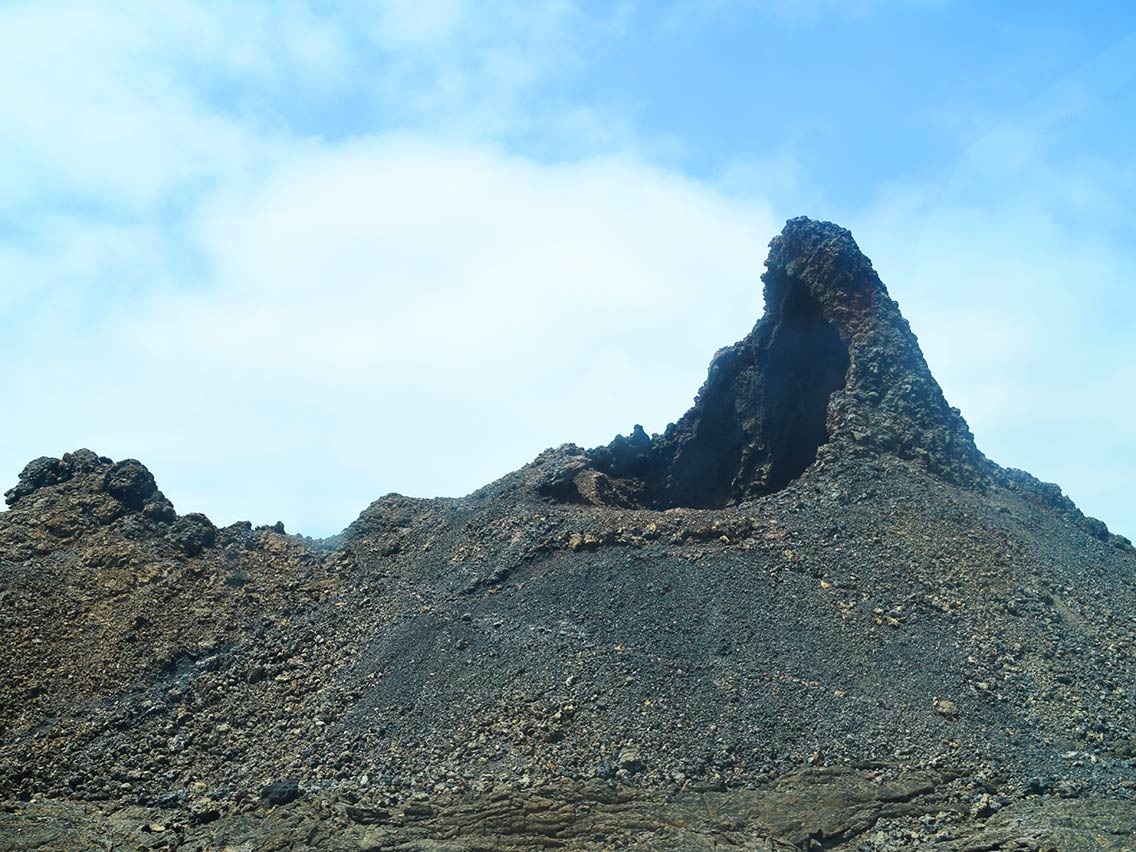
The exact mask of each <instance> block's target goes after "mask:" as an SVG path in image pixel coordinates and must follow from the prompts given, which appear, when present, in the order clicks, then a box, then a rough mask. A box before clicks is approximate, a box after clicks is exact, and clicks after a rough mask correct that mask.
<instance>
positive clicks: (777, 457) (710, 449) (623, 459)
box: [544, 218, 993, 508]
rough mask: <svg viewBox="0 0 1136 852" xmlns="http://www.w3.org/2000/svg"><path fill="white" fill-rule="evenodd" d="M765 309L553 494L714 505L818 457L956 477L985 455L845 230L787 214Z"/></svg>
mask: <svg viewBox="0 0 1136 852" xmlns="http://www.w3.org/2000/svg"><path fill="white" fill-rule="evenodd" d="M766 267H767V268H766V272H765V274H764V275H763V276H762V280H763V281H764V282H765V315H764V316H763V317H762V318H761V320H760V321H759V322H758V323H757V325H756V326H755V327H754V329H753V331H752V332H750V333H749V334H748V335H747V336H746V337H745V338H744V339H743V340H741V341H739V342H738V343H736V344H734V345H733V346H729V347H727V348H725V349H722V350H721V351H719V352H718V353H717V354H716V355H715V356H714V359H713V361H712V362H711V364H710V371H709V375H708V376H707V379H706V383H705V384H704V385H703V386H702V389H701V390H700V391H699V392H698V396H697V398H696V399H695V402H694V407H693V408H691V410H690V411H688V412H687V413H686V414H685V415H684V416H683V417H682V419H681V420H679V421H678V422H677V423H674V424H672V425H671V426H670V427H668V428H667V430H666V432H665V433H664V434H662V435H656V436H654V437H648V436H647V434H646V433H645V432H644V431H643V429H642V427H640V426H636V427H635V429H634V431H633V432H632V434H631V435H630V436H629V437H623V436H619V437H617V438H616V439H615V440H614V441H612V443H611V444H609V445H608V446H606V447H600V448H597V449H594V450H592V451H590V452H588V453H587V462H586V463H583V461H582V460H580V461H579V463H578V464H577V466H576V469H575V470H573V471H571V473H572V478H571V479H570V480H569V479H564V478H561V479H556V478H555V477H554V478H551V479H550V480H549V481H548V482H547V483H546V484H545V486H544V493H545V494H546V495H547V496H549V497H551V498H552V499H555V500H561V501H577V502H592V503H599V504H612V505H641V506H645V507H650V508H670V507H675V506H687V507H702V508H706V507H719V506H728V505H734V504H737V503H741V502H744V501H746V500H751V499H754V498H757V497H761V496H763V495H765V494H769V493H771V492H774V491H778V490H780V489H782V488H784V487H785V486H786V485H788V484H789V483H790V482H792V481H793V480H795V479H797V478H798V477H799V476H801V475H802V474H803V473H804V472H805V471H806V470H808V469H810V468H812V467H813V466H815V465H824V464H825V463H828V462H831V461H834V460H837V459H844V458H848V457H851V456H855V457H863V458H870V457H877V456H879V455H881V454H892V455H895V456H897V457H899V458H903V459H911V460H915V461H917V462H919V463H920V464H921V465H923V466H924V467H926V469H927V470H929V471H931V472H933V473H935V474H936V475H938V476H941V477H944V478H946V479H948V480H949V481H951V482H953V483H957V484H969V485H981V484H982V483H984V482H985V481H987V480H988V479H989V477H990V475H991V473H992V470H993V466H992V465H991V464H990V463H989V462H988V461H987V460H986V459H985V457H984V456H983V455H982V454H981V453H980V452H979V451H978V450H977V448H976V447H975V445H974V439H973V436H972V435H971V434H970V430H969V429H968V428H967V425H966V423H965V422H964V420H963V418H962V416H961V414H960V413H959V412H958V410H957V409H953V408H951V407H950V406H949V405H948V404H947V402H946V400H945V399H944V398H943V394H942V391H941V390H940V388H939V386H938V384H937V383H936V381H935V379H934V378H933V377H932V375H931V373H930V371H929V370H928V369H927V364H926V362H925V361H924V359H923V355H922V353H921V352H920V350H919V344H918V342H917V341H916V339H915V335H914V334H913V333H912V332H911V329H910V328H909V326H908V324H907V322H906V320H904V319H903V317H902V315H901V314H900V312H899V308H898V307H897V306H896V304H895V302H894V301H892V299H891V298H890V296H889V295H888V292H887V288H886V287H885V286H884V285H883V282H881V281H880V279H879V276H878V275H876V272H875V270H874V269H873V268H872V264H871V262H870V261H869V260H868V259H867V258H866V257H865V256H864V255H863V254H861V253H860V250H859V248H858V247H857V245H856V243H855V241H854V240H853V239H852V235H851V234H850V233H849V232H848V231H846V230H845V229H843V228H840V227H838V226H836V225H833V224H830V223H827V222H814V221H811V220H809V219H803V218H802V219H794V220H792V221H790V222H789V223H788V224H787V225H786V226H785V230H784V231H783V232H782V233H781V235H780V236H779V237H777V238H776V239H774V240H773V243H772V244H771V250H770V253H769V259H768V260H767V261H766Z"/></svg>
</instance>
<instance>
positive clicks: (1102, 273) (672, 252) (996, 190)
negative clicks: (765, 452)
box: [0, 0, 1136, 537]
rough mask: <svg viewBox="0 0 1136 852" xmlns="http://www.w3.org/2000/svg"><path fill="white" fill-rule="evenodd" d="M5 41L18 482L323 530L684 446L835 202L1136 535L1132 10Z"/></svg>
mask: <svg viewBox="0 0 1136 852" xmlns="http://www.w3.org/2000/svg"><path fill="white" fill-rule="evenodd" d="M0 55H2V56H4V66H5V71H4V84H3V85H2V86H0V128H2V132H0V198H3V199H4V204H3V205H0V359H2V362H3V365H4V368H3V370H2V371H0V399H3V400H4V403H5V405H4V409H5V411H4V415H3V417H2V419H0V480H2V481H3V482H4V483H5V484H4V487H9V486H10V485H11V484H14V483H15V481H16V479H17V476H18V474H19V471H20V469H21V468H22V467H23V466H24V464H25V463H26V462H28V461H29V460H31V459H33V458H35V457H37V456H41V455H52V456H59V455H62V454H63V453H64V452H67V451H69V450H73V449H77V448H79V447H90V448H91V449H94V450H96V451H97V452H99V453H101V454H103V455H107V456H111V457H113V458H115V459H118V458H127V457H132V458H138V459H141V460H142V461H143V462H144V463H145V464H146V465H147V466H148V467H149V468H150V469H151V470H152V471H153V472H154V474H155V476H156V477H157V479H158V483H159V486H160V487H161V488H162V489H163V490H164V491H165V493H166V494H167V495H168V496H169V497H170V498H171V499H172V500H173V501H174V503H175V506H176V507H177V508H178V510H179V511H181V512H189V511H203V512H205V513H206V514H208V515H209V516H210V517H211V518H212V519H213V520H214V521H215V522H216V523H218V524H227V523H231V522H233V521H236V520H241V519H248V520H251V521H253V522H254V523H258V524H259V523H273V522H275V521H277V520H281V521H283V522H284V523H285V525H286V526H287V528H288V529H289V530H290V531H293V532H301V533H305V534H308V535H313V536H323V535H329V534H332V533H335V532H337V531H339V530H340V529H342V528H343V527H344V526H346V525H347V524H348V523H350V521H351V520H352V519H353V518H354V517H355V516H356V515H357V514H358V512H359V511H361V510H362V509H363V508H364V507H365V506H366V505H367V504H368V503H369V502H371V501H372V500H374V499H376V498H377V497H379V496H381V495H383V494H386V493H389V492H399V493H403V494H409V495H414V496H425V497H431V496H458V495H462V494H465V493H468V492H470V491H472V490H474V489H475V488H477V487H479V486H481V485H483V484H485V483H487V482H489V481H492V480H493V479H496V478H497V477H499V476H502V475H504V474H505V473H507V472H508V471H510V470H513V469H515V468H517V467H519V466H520V465H522V464H524V463H526V462H527V461H529V460H530V459H532V458H533V457H534V456H535V455H536V454H537V453H539V452H540V451H541V450H543V449H544V448H546V447H549V446H555V445H558V444H561V443H564V442H568V441H571V442H575V443H578V444H580V445H582V446H595V445H599V444H604V443H607V442H608V441H609V440H610V439H611V438H612V437H613V436H614V435H615V434H616V433H624V434H626V433H628V432H629V431H630V430H631V427H632V426H633V425H634V424H636V423H641V424H643V426H644V427H645V428H646V429H647V431H648V432H660V431H662V430H663V429H664V428H665V426H666V425H667V423H669V422H671V421H673V420H675V419H677V418H678V417H679V416H680V415H681V414H682V413H683V412H684V411H685V410H686V409H687V408H688V407H689V405H690V403H691V400H692V397H693V394H694V393H695V391H696V390H697V388H698V386H699V385H700V384H701V382H702V380H703V378H704V377H705V371H706V367H707V364H708V363H709V360H710V357H711V355H712V354H713V353H714V351H715V350H717V349H718V348H719V347H721V346H723V345H726V344H729V343H731V342H733V341H735V340H737V339H739V338H741V337H743V336H744V335H745V334H746V333H747V332H748V331H749V329H750V328H751V327H752V325H753V324H754V322H755V321H756V320H757V319H758V317H759V316H760V314H761V311H762V293H761V283H760V280H759V275H760V273H761V270H762V261H763V260H764V257H765V253H766V247H767V244H768V242H769V240H770V238H771V237H773V236H774V235H775V234H776V233H777V232H778V231H779V230H780V228H781V226H782V225H783V223H784V221H785V219H787V218H790V217H792V216H796V215H808V216H811V217H813V218H819V219H828V220H831V221H835V222H838V223H840V224H842V225H844V226H846V227H848V228H850V229H851V230H852V232H853V234H854V236H855V237H856V239H857V241H858V243H859V244H860V246H861V248H862V249H863V250H864V251H865V253H866V254H868V256H869V257H871V258H872V260H873V263H874V264H875V267H876V269H877V270H878V271H879V272H880V275H881V277H882V278H883V280H884V281H885V283H886V284H887V285H888V287H889V290H890V292H891V294H892V296H893V297H894V298H895V299H896V300H897V301H898V302H899V304H900V307H901V309H902V310H903V311H904V314H905V315H906V317H907V318H908V320H909V321H910V322H911V325H912V327H913V329H914V330H915V332H916V333H917V334H918V336H919V339H920V343H921V345H922V347H923V350H924V354H925V355H926V357H927V360H928V362H929V364H930V366H931V369H932V371H933V372H934V374H935V376H936V377H937V378H938V380H939V382H940V384H941V385H942V386H943V389H944V392H945V393H946V396H947V398H948V400H949V401H950V402H951V404H952V405H955V406H957V407H959V408H960V409H961V410H962V412H963V415H964V416H965V417H966V418H967V420H968V422H969V424H970V426H971V429H972V431H973V432H974V433H975V436H976V439H977V442H978V445H979V447H980V448H981V449H982V450H983V451H984V452H985V453H986V454H987V455H988V456H990V457H991V458H993V459H994V460H995V461H997V462H999V463H1001V464H1003V465H1006V466H1012V467H1019V468H1023V469H1025V470H1028V471H1030V472H1031V473H1033V474H1035V475H1036V476H1038V477H1040V478H1041V479H1044V480H1046V481H1054V482H1057V483H1059V484H1060V485H1061V486H1062V487H1063V489H1064V490H1065V491H1066V493H1068V494H1069V495H1070V496H1071V497H1072V498H1073V499H1074V500H1075V501H1076V502H1077V503H1078V505H1079V506H1080V507H1081V508H1082V509H1083V510H1084V511H1085V512H1086V513H1088V514H1090V515H1094V516H1096V517H1099V518H1101V519H1102V520H1104V521H1105V522H1106V523H1108V524H1109V526H1110V527H1111V528H1112V529H1113V530H1114V531H1117V532H1120V533H1122V534H1127V535H1129V536H1131V537H1136V489H1134V488H1133V487H1132V482H1133V481H1136V454H1134V453H1133V451H1132V450H1133V446H1134V445H1136V397H1134V395H1133V391H1132V379H1133V375H1134V370H1133V368H1134V366H1136V239H1134V236H1136V204H1134V203H1133V201H1132V199H1133V198H1136V5H1133V4H1129V3H1120V2H1116V3H1109V2H1096V3H1093V2H1090V3H1086V4H1065V3H1038V2H1036V0H1035V2H1029V3H1025V2H1002V3H997V4H992V3H986V2H962V0H959V2H953V0H843V2H838V1H837V0H697V2H695V0H652V2H641V3H636V2H605V3H598V2H596V3H590V2H575V0H548V1H547V2H544V0H524V1H523V2H516V3H510V2H491V0H476V1H475V0H388V2H381V0H380V2H362V0H359V2H351V0H344V2H335V0H306V2H305V0H272V2H264V3H258V2H244V3H239V4H235V3H222V2H191V0H164V2H162V3H152V2H125V0H123V1H122V2H106V0H99V2H83V0H34V1H33V2H19V0H7V1H6V2H2V3H0Z"/></svg>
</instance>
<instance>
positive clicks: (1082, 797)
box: [0, 219, 1136, 852]
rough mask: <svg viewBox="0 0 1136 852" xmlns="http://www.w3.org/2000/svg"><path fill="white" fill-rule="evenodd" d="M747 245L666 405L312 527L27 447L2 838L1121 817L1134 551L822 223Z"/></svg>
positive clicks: (1048, 830)
mask: <svg viewBox="0 0 1136 852" xmlns="http://www.w3.org/2000/svg"><path fill="white" fill-rule="evenodd" d="M766 266H767V270H766V272H765V274H764V275H763V276H762V277H763V281H764V283H765V298H766V310H765V315H764V316H763V317H762V318H761V320H760V321H759V322H758V323H757V325H756V326H755V327H754V329H753V331H752V332H751V333H750V334H749V335H748V336H747V337H746V338H744V339H743V340H741V341H740V342H738V343H736V344H735V345H733V346H730V347H727V348H726V349H723V350H721V351H720V352H718V353H717V354H716V355H715V356H714V359H713V361H712V363H711V365H710V370H709V375H708V377H707V380H706V382H705V384H704V385H703V387H702V388H701V390H700V391H699V394H698V396H697V398H696V400H695V403H694V406H693V407H692V408H691V409H690V411H688V412H687V413H686V414H685V415H684V416H683V417H682V418H681V419H680V420H679V421H678V422H676V423H674V424H672V425H671V426H670V427H668V429H667V430H666V432H665V433H664V434H662V435H655V436H648V435H646V434H645V433H644V432H643V431H642V430H641V429H639V428H638V427H636V429H635V430H634V431H633V432H632V434H631V435H630V436H628V437H623V436H619V437H617V438H616V439H615V440H614V441H613V442H612V443H611V444H609V445H608V446H606V447H600V448H596V449H593V450H582V449H580V448H579V447H575V446H572V445H568V446H563V447H559V448H557V449H554V450H549V451H547V452H545V453H543V454H542V455H541V456H540V457H538V458H537V459H536V460H534V461H533V462H532V463H531V464H529V465H528V466H526V467H525V468H523V469H522V470H520V471H517V472H515V473H513V474H510V475H508V476H506V477H504V478H503V479H501V480H499V481H497V482H495V483H493V484H491V485H489V486H486V487H485V488H483V489H481V490H480V491H478V492H475V493H474V494H472V495H470V496H468V497H465V498H462V499H445V500H443V499H439V500H417V499H410V498H406V497H401V496H397V495H390V496H387V497H384V498H382V499H380V500H378V501H376V502H375V503H373V504H372V505H371V506H370V507H368V508H367V509H366V510H364V511H363V513H362V514H361V515H360V516H359V518H358V520H356V521H355V522H354V523H353V524H352V525H351V526H350V527H349V528H348V529H347V530H346V531H344V533H343V534H342V535H341V536H339V537H337V538H336V540H335V541H333V542H323V543H319V542H312V541H311V540H308V539H304V538H301V537H297V536H289V535H286V534H285V533H284V532H283V529H282V528H257V529H252V528H250V526H249V525H248V524H235V525H232V526H230V527H225V528H222V529H217V528H215V527H214V526H213V524H212V523H210V521H209V520H208V518H206V517H205V516H203V515H200V514H188V515H182V516H179V515H178V514H177V513H176V512H175V510H174V508H173V506H172V505H171V504H170V502H169V501H168V500H167V499H166V498H165V497H164V496H163V495H162V493H161V492H160V491H159V490H158V489H157V485H156V483H155V482H154V479H153V477H152V476H151V475H150V473H149V471H147V470H146V468H145V467H144V466H142V465H141V464H140V463H138V462H137V461H133V460H127V461H123V462H118V463H113V462H111V460H109V459H106V458H103V457H100V456H98V455H96V454H95V453H92V452H90V451H88V450H80V451H77V452H75V453H69V454H67V455H65V456H64V457H63V458H62V459H50V458H43V459H38V460H36V461H34V462H32V463H31V464H29V465H28V466H27V468H25V470H24V472H23V473H22V474H21V476H20V480H19V483H18V485H17V486H16V487H15V488H13V489H12V490H11V491H9V492H8V494H7V499H8V503H9V505H10V506H11V510H10V511H9V512H7V513H5V514H3V515H0V560H2V561H0V584H2V585H0V603H2V610H0V613H2V615H0V639H2V642H3V647H4V649H5V653H4V654H3V655H2V656H0V682H2V684H3V686H2V688H0V689H2V691H0V797H5V798H7V799H8V800H9V802H8V804H7V805H5V806H4V808H3V809H0V849H19V848H40V849H48V848H56V847H57V846H58V847H59V848H66V847H67V845H68V844H72V845H74V844H76V843H79V844H80V846H79V847H76V848H81V842H80V841H81V840H82V838H87V840H86V841H82V842H90V843H96V842H97V843H102V844H103V845H104V846H108V847H109V848H117V847H116V846H115V844H121V848H137V847H144V848H182V849H208V848H214V847H217V848H224V846H225V845H226V844H229V845H231V846H232V848H239V843H243V842H246V841H247V843H249V844H251V845H249V847H248V848H250V849H252V848H261V847H264V848H295V849H303V848H326V849H339V848H343V849H360V848H363V849H388V848H389V849H396V848H397V849H408V850H409V849H417V850H435V849H436V850H442V849H445V850H458V849H517V850H522V849H524V850H527V849H541V848H547V847H550V846H552V847H558V848H569V849H593V848H594V849H601V848H642V849H670V848H674V849H700V848H706V849H710V848H725V847H728V846H729V845H730V844H733V845H734V846H738V847H744V848H767V849H776V848H799V849H811V848H825V849H842V850H845V849H846V850H852V849H856V850H873V849H881V850H882V849H908V848H911V849H916V848H923V846H924V845H926V846H927V848H935V849H945V850H952V849H953V850H964V849H969V850H978V849H984V850H985V849H1014V848H1020V849H1062V850H1070V852H1073V850H1078V852H1079V850H1091V849H1115V850H1121V849H1128V850H1132V849H1136V833H1134V831H1136V817H1134V813H1133V805H1132V797H1133V794H1134V791H1136V760H1134V758H1136V675H1134V674H1133V672H1134V671H1136V669H1134V666H1133V654H1134V650H1136V630H1134V625H1136V621H1134V618H1136V551H1134V550H1133V548H1132V546H1131V544H1130V543H1129V542H1128V541H1127V540H1126V539H1124V538H1123V537H1120V536H1117V535H1113V534H1110V533H1109V531H1108V530H1107V528H1106V527H1105V526H1104V525H1103V524H1102V523H1100V522H1099V521H1096V520H1093V519H1091V518H1087V517H1085V516H1084V515H1082V514H1081V512H1079V511H1078V510H1077V509H1076V507H1075V506H1074V505H1073V504H1072V503H1071V502H1070V501H1069V500H1068V499H1067V498H1065V497H1064V496H1063V495H1062V493H1061V491H1060V490H1059V489H1058V488H1057V487H1056V486H1053V485H1048V484H1044V483H1041V482H1039V481H1037V480H1036V479H1034V478H1033V477H1031V476H1029V475H1028V474H1025V473H1022V472H1021V471H1015V470H1005V469H1003V468H1000V467H999V466H997V465H996V464H994V463H993V462H991V461H989V460H988V459H986V458H985V457H984V456H983V455H982V454H981V453H980V452H979V451H978V449H977V448H976V447H975V444H974V440H973V437H972V436H971V434H970V431H969V429H968V428H967V426H966V423H965V422H964V420H963V419H962V416H961V415H960V414H959V412H958V411H957V410H955V409H952V408H951V407H950V406H949V405H948V404H947V402H946V401H945V400H944V398H943V395H942V392H941V390H940V389H939V386H938V384H937V383H936V382H935V380H934V378H933V377H932V376H931V374H930V372H929V371H928V369H927V366H926V363H925V362H924V360H923V357H922V354H921V353H920V351H919V347H918V344H917V342H916V339H915V337H914V335H913V334H912V333H911V331H910V329H909V327H908V325H907V323H906V321H905V320H904V319H903V317H902V316H901V314H900V312H899V309H898V307H897V306H896V304H895V302H894V301H892V299H891V298H890V297H889V295H888V292H887V290H886V288H885V287H884V285H883V284H882V283H881V282H880V280H879V278H878V277H877V275H876V273H875V272H874V270H873V269H872V266H871V263H870V262H869V261H868V259H867V258H866V257H865V256H864V255H862V254H861V253H860V251H859V249H858V248H857V246H856V244H855V242H854V241H853V240H852V237H851V235H850V234H849V233H848V232H847V231H845V230H843V229H841V228H839V227H836V226H834V225H831V224H828V223H820V222H814V221H810V220H808V219H794V220H792V221H790V222H789V223H788V224H787V225H786V227H785V229H784V231H783V232H782V234H781V235H780V236H779V237H777V238H775V239H774V241H773V243H772V245H771V251H770V255H769V259H768V260H767V261H766ZM37 832H38V833H37ZM92 838H94V840H92ZM5 843H7V845H5ZM21 844H22V845H21ZM35 844H38V846H37V845H35ZM715 844H717V845H715ZM747 844H749V845H748V846H747ZM761 844H765V845H761ZM778 844H780V845H778ZM967 844H970V845H967ZM1014 844H1017V845H1014Z"/></svg>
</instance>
